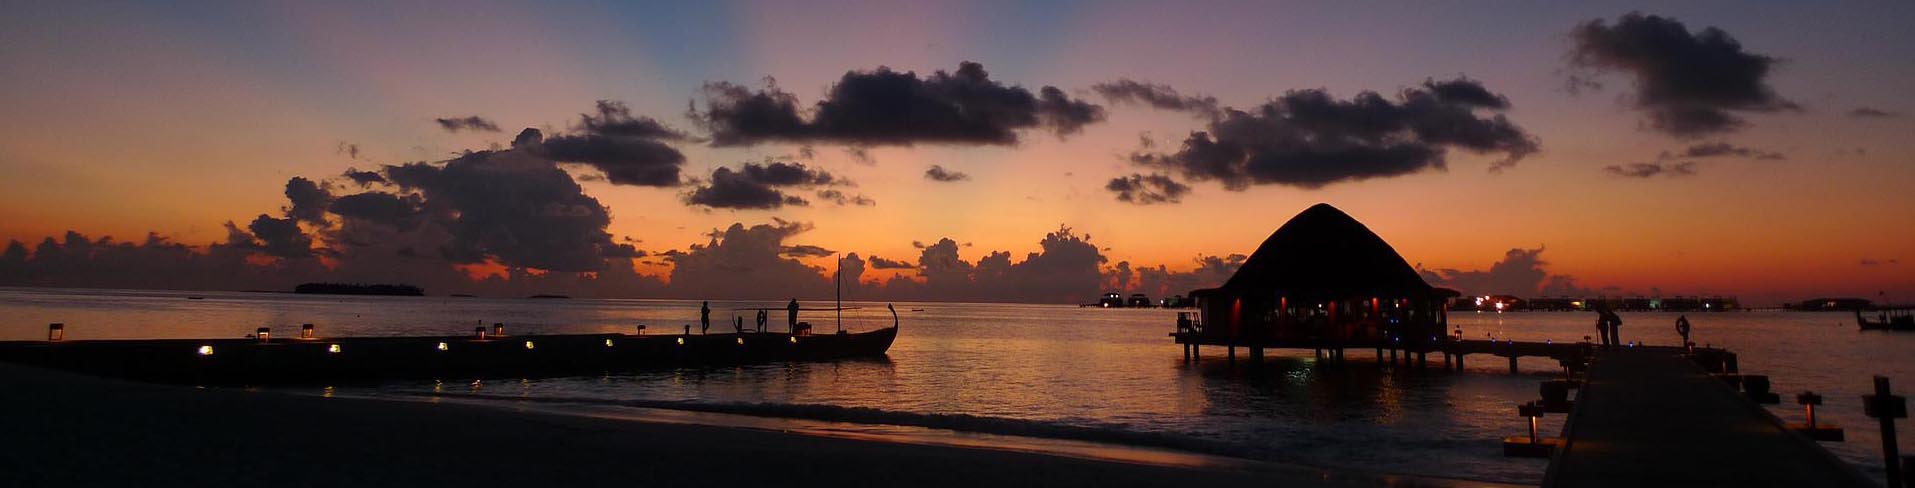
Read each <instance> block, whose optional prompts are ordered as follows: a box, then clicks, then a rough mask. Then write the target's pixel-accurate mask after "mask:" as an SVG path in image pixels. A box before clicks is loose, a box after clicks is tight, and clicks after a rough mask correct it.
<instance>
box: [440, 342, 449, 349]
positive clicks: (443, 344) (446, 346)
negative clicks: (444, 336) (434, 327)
mask: <svg viewBox="0 0 1915 488" xmlns="http://www.w3.org/2000/svg"><path fill="white" fill-rule="evenodd" d="M439 350H441V351H450V350H452V345H450V344H446V343H444V342H441V343H439Z"/></svg>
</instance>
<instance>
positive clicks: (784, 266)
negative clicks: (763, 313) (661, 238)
mask: <svg viewBox="0 0 1915 488" xmlns="http://www.w3.org/2000/svg"><path fill="white" fill-rule="evenodd" d="M809 230H811V225H809V224H805V223H800V222H789V221H784V220H778V219H773V220H772V223H769V224H758V225H753V226H750V227H746V226H745V225H744V224H742V223H739V224H732V225H731V226H730V227H727V228H726V229H725V230H722V231H713V232H712V233H711V234H710V240H709V241H708V242H706V243H705V244H703V245H697V244H694V245H692V246H691V247H690V249H689V250H687V251H685V252H682V253H678V254H675V255H668V256H666V257H665V260H666V261H669V262H671V263H672V271H671V286H672V288H673V289H674V291H675V292H676V293H678V294H680V295H686V296H709V297H727V298H747V299H779V298H790V297H792V296H793V295H799V296H800V297H802V296H805V295H809V296H813V297H815V296H818V295H817V294H818V293H819V292H821V291H828V290H829V289H830V288H828V287H829V286H830V281H829V280H827V279H826V277H825V276H826V275H825V273H826V272H828V271H827V270H824V269H821V268H818V267H814V266H811V265H807V264H805V263H803V262H801V261H798V260H797V259H793V258H790V257H787V255H786V248H787V247H788V246H787V245H786V244H785V241H786V240H787V239H790V238H792V237H794V236H797V235H798V234H801V233H804V232H806V231H809Z"/></svg>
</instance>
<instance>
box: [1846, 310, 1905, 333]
mask: <svg viewBox="0 0 1915 488" xmlns="http://www.w3.org/2000/svg"><path fill="white" fill-rule="evenodd" d="M1855 324H1856V325H1858V326H1861V327H1862V330H1915V310H1910V309H1893V310H1883V311H1881V312H1880V313H1878V314H1876V316H1875V318H1874V319H1873V320H1871V319H1869V318H1868V317H1867V316H1865V315H1862V311H1861V310H1856V311H1855Z"/></svg>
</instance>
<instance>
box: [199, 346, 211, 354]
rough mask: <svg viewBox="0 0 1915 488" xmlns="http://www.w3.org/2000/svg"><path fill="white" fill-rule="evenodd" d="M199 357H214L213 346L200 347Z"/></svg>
mask: <svg viewBox="0 0 1915 488" xmlns="http://www.w3.org/2000/svg"><path fill="white" fill-rule="evenodd" d="M199 355H201V356H211V355H213V346H200V347H199Z"/></svg>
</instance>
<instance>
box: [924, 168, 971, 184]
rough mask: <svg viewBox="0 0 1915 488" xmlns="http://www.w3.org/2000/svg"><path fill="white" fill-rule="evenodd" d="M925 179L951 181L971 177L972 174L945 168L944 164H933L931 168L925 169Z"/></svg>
mask: <svg viewBox="0 0 1915 488" xmlns="http://www.w3.org/2000/svg"><path fill="white" fill-rule="evenodd" d="M924 179H927V180H931V181H940V182H946V183H949V182H954V181H964V180H968V179H971V175H968V174H964V172H961V171H951V170H948V169H944V167H943V166H939V165H935V164H933V165H931V167H930V168H927V169H925V170H924Z"/></svg>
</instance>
